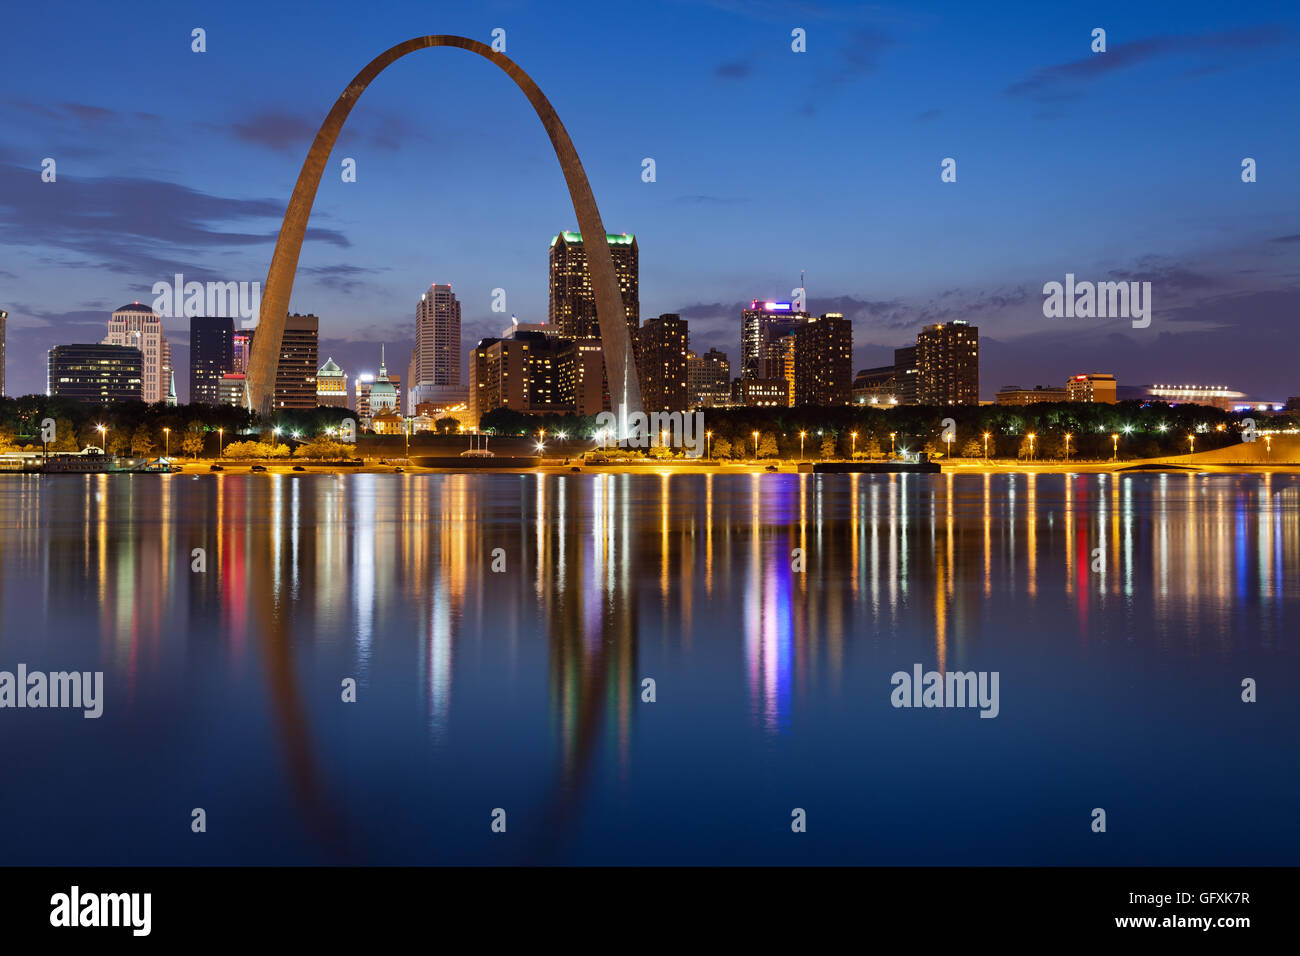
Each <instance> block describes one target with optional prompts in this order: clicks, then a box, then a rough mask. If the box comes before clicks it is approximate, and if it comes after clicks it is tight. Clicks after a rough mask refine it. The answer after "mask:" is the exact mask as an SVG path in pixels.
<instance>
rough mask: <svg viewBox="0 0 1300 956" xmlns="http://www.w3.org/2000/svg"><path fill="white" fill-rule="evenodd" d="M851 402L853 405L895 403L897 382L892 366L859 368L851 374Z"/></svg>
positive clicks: (896, 400) (896, 399)
mask: <svg viewBox="0 0 1300 956" xmlns="http://www.w3.org/2000/svg"><path fill="white" fill-rule="evenodd" d="M853 403H854V404H855V405H897V404H899V401H898V384H897V379H896V378H895V376H894V366H892V365H878V366H876V367H875V368H864V369H859V370H858V374H857V375H855V376H853Z"/></svg>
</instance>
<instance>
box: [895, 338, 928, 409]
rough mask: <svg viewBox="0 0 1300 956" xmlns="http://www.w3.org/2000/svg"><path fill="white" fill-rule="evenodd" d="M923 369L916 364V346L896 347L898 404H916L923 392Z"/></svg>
mask: <svg viewBox="0 0 1300 956" xmlns="http://www.w3.org/2000/svg"><path fill="white" fill-rule="evenodd" d="M920 383H921V370H920V369H919V368H917V365H916V346H915V345H907V346H904V347H903V348H901V349H894V388H895V389H896V390H897V393H898V404H900V405H915V404H916V403H917V401H918V398H919V396H920V394H921V387H920Z"/></svg>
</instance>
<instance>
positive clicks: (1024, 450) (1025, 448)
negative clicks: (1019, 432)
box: [1017, 435, 1033, 458]
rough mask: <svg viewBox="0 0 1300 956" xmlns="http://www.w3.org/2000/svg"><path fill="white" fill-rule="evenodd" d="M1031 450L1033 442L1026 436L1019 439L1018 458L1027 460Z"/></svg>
mask: <svg viewBox="0 0 1300 956" xmlns="http://www.w3.org/2000/svg"><path fill="white" fill-rule="evenodd" d="M1032 448H1033V442H1032V440H1031V439H1030V437H1029V436H1028V435H1025V437H1024V438H1022V439H1020V451H1019V452H1018V453H1017V454H1018V457H1020V458H1028V457H1029V456H1030V454H1031V449H1032Z"/></svg>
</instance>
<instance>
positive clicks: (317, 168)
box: [248, 36, 641, 433]
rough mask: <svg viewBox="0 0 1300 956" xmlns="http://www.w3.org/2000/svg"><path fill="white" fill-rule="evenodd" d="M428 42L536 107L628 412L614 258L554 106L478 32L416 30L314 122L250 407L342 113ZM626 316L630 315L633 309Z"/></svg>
mask: <svg viewBox="0 0 1300 956" xmlns="http://www.w3.org/2000/svg"><path fill="white" fill-rule="evenodd" d="M431 46H455V47H460V48H461V49H462V50H469V51H470V52H471V53H477V54H478V55H479V56H481V57H483V58H485V59H488V60H491V61H492V62H493V63H495V64H496V65H497V66H499V67H501V69H503V70H504V71H505V72H506V73H507V74H509V76H510V78H511V79H512V80H514V81H515V84H516V85H517V86H518V87H519V88H520V89H521V90H523V91H524V95H525V96H527V97H528V102H530V103H532V104H533V109H534V110H536V111H537V117H538V119H540V120H541V121H542V125H543V126H544V127H546V132H547V135H549V136H550V137H551V145H552V146H553V147H554V149H555V157H556V159H558V160H559V161H560V168H561V169H562V170H563V172H564V179H565V182H566V183H568V186H569V198H570V199H571V200H572V201H573V211H574V212H575V213H576V214H577V216H578V229H579V230H580V231H581V232H582V238H583V246H584V247H585V249H586V252H587V265H588V268H590V269H591V282H592V286H593V288H594V291H595V293H596V315H597V318H598V319H599V321H600V338H601V341H602V342H603V343H604V351H605V373H606V378H607V379H608V381H609V391H610V403H611V405H612V406H613V407H614V410H615V411H616V412H618V411H620V405H621V406H622V411H623V412H625V413H626V414H628V415H630V414H632V413H633V412H639V411H640V410H641V386H640V383H639V382H638V380H637V374H636V365H635V363H634V362H633V361H632V341H631V337H630V336H629V334H628V327H627V321H626V318H625V313H624V310H623V296H622V293H621V292H620V291H619V287H618V279H617V278H616V277H615V275H614V260H613V258H612V257H611V256H610V254H609V243H608V241H607V240H606V239H605V225H604V223H603V222H601V219H600V210H599V209H597V208H596V199H595V197H594V196H592V194H591V184H590V183H588V182H587V174H586V173H585V172H583V169H582V161H581V160H579V159H578V152H577V150H575V149H574V148H573V142H572V140H570V139H569V134H568V133H567V132H565V129H564V124H563V123H561V122H560V118H559V117H558V116H556V115H555V109H554V108H553V107H552V106H551V104H550V102H549V101H548V100H547V99H546V97H545V96H543V95H542V91H541V90H540V89H538V88H537V84H536V83H534V82H533V80H532V78H531V77H530V76H529V75H528V74H527V73H525V72H524V71H523V70H521V69H520V68H519V67H518V66H516V65H515V63H514V62H513V61H512V60H510V59H508V58H507V57H506V56H505V55H504V54H501V53H497V52H495V51H493V50H491V49H490V48H488V47H487V46H485V45H484V44H482V43H479V42H478V41H477V40H470V39H467V38H465V37H456V36H431V37H416V38H415V39H413V40H407V41H406V42H405V43H399V44H398V45H397V46H395V47H393V48H392V49H391V50H387V51H386V52H384V53H382V54H380V55H379V56H377V57H376V58H375V59H373V60H371V61H370V63H369V64H367V66H366V68H365V69H364V70H362V71H361V72H360V73H358V74H357V75H356V77H355V78H354V79H353V80H352V82H351V83H349V84H348V87H347V89H345V90H344V91H343V95H342V96H340V97H339V98H338V101H337V102H336V103H335V104H334V108H333V109H331V110H330V111H329V115H328V116H326V117H325V122H324V123H322V124H321V128H320V132H319V133H317V134H316V139H315V141H313V142H312V144H311V149H310V150H308V152H307V158H306V160H304V161H303V164H302V172H300V173H299V174H298V182H297V183H296V184H295V185H294V187H293V196H292V198H290V200H289V208H288V209H287V210H285V214H284V224H283V225H282V226H281V227H280V237H279V238H278V239H277V240H276V243H275V252H274V253H273V254H272V256H271V268H270V270H269V271H268V272H267V275H266V287H265V288H264V289H263V291H262V308H261V313H260V318H259V320H258V326H257V335H255V336H254V337H253V353H252V357H251V361H250V363H249V374H248V404H249V407H250V408H252V409H253V410H254V411H257V412H260V413H261V414H262V415H264V416H267V415H269V414H270V413H271V402H272V398H273V394H274V388H275V372H276V367H277V365H278V359H279V355H280V343H281V341H282V339H283V337H284V323H285V317H286V315H287V314H288V311H289V293H290V292H291V291H292V290H293V278H294V274H295V273H296V272H297V271H298V256H299V254H300V253H301V251H302V240H303V236H304V234H305V233H306V231H307V219H308V217H310V216H311V207H312V203H313V202H314V201H315V199H316V189H317V187H319V186H320V178H321V174H322V173H323V172H324V171H325V163H326V161H327V160H328V159H329V155H330V151H331V150H332V149H333V148H334V141H335V140H336V139H338V135H339V132H340V131H341V130H342V129H343V123H344V121H345V120H346V119H347V118H348V114H349V113H350V112H352V107H353V106H354V105H355V104H356V101H357V100H358V99H359V98H360V97H361V94H362V93H364V92H365V89H366V87H367V86H369V85H370V81H371V80H373V79H374V78H375V77H376V76H378V75H379V74H380V73H382V72H383V71H384V69H385V68H386V67H388V65H389V64H391V63H393V62H394V61H396V60H399V59H401V58H402V57H404V56H406V54H408V53H412V52H414V51H415V50H422V49H424V48H425V47H431ZM632 318H633V319H634V320H635V319H637V318H639V317H638V316H632ZM625 423H626V418H624V417H623V416H622V415H620V418H619V425H620V428H619V431H620V433H623V432H624V431H625V430H626V425H625Z"/></svg>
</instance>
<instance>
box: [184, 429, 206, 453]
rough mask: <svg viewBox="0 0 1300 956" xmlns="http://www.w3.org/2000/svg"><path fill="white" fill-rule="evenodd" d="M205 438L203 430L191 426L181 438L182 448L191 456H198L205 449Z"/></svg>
mask: <svg viewBox="0 0 1300 956" xmlns="http://www.w3.org/2000/svg"><path fill="white" fill-rule="evenodd" d="M203 439H204V435H203V432H201V431H199V430H198V429H197V428H191V429H190V430H189V431H187V432H186V433H185V437H184V438H183V439H181V449H182V450H183V451H184V452H186V453H187V454H189V455H190V456H191V457H193V458H198V457H199V452H201V451H203V445H204V441H203Z"/></svg>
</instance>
